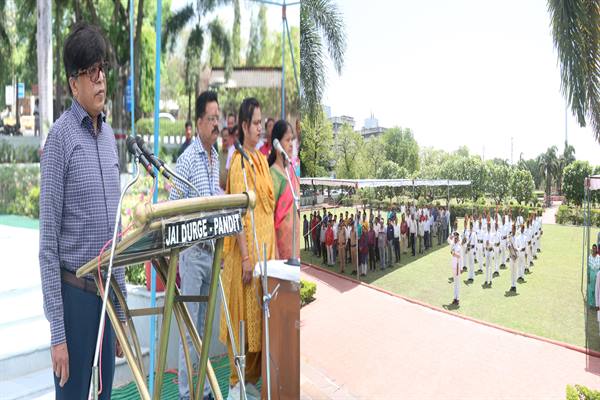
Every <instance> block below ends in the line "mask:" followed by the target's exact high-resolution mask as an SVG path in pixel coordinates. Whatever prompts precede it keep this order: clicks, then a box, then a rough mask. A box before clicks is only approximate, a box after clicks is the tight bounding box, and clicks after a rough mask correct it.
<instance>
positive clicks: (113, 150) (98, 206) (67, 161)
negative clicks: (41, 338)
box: [39, 100, 127, 346]
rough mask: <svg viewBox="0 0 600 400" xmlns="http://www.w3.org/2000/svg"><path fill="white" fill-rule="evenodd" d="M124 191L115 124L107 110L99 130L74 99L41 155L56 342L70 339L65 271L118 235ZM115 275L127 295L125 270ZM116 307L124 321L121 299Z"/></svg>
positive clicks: (47, 278) (43, 267)
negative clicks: (65, 316)
mask: <svg viewBox="0 0 600 400" xmlns="http://www.w3.org/2000/svg"><path fill="white" fill-rule="evenodd" d="M119 195H120V184H119V163H118V157H117V147H116V143H115V137H114V134H113V131H112V128H111V127H110V126H109V125H108V124H107V123H105V122H104V115H102V114H101V115H100V116H98V127H97V131H94V128H93V125H92V119H91V117H90V116H89V114H88V113H87V112H86V111H85V110H84V109H83V108H82V107H81V105H80V104H79V103H78V102H77V101H76V100H73V104H72V106H71V107H70V108H69V109H68V110H67V111H66V112H65V113H63V115H61V117H60V118H59V119H58V120H57V121H56V122H55V123H54V125H53V126H52V129H51V130H50V133H49V134H48V139H47V140H46V144H45V145H44V152H43V154H42V159H41V189H40V253H39V261H40V273H41V280H42V291H43V295H44V312H45V314H46V318H47V319H48V321H49V322H50V333H51V344H52V345H53V346H54V345H56V344H60V343H64V342H65V341H66V337H65V327H64V319H63V301H62V294H61V277H60V270H61V268H63V269H66V270H68V271H71V272H75V271H76V270H77V269H78V268H79V267H81V266H82V265H84V264H85V263H87V262H88V261H90V260H91V259H93V258H94V257H97V256H98V253H99V252H100V250H101V249H102V246H104V244H105V243H106V242H107V241H108V240H110V239H112V235H113V228H114V224H115V214H116V212H117V205H118V202H119ZM114 275H115V277H116V279H117V282H118V283H119V286H120V287H121V290H122V291H123V293H124V294H126V293H127V291H126V288H125V271H124V269H122V268H119V269H116V270H115V271H114ZM87 279H92V278H91V277H88V278H87ZM116 307H117V312H118V314H119V317H120V318H121V320H124V314H123V312H122V310H121V309H120V306H119V304H118V302H117V304H116Z"/></svg>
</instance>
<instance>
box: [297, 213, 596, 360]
mask: <svg viewBox="0 0 600 400" xmlns="http://www.w3.org/2000/svg"><path fill="white" fill-rule="evenodd" d="M459 226H462V221H459ZM597 234H598V229H597V228H596V229H593V230H592V238H595V237H596V235H597ZM582 238H583V230H582V228H581V227H574V226H561V225H549V224H546V225H544V236H543V240H542V252H541V253H539V254H538V259H537V261H536V262H535V266H534V267H533V268H532V269H531V274H529V275H526V278H525V279H526V281H525V282H524V283H521V284H517V294H516V295H512V296H511V295H508V294H507V291H508V289H509V288H510V269H509V268H507V269H504V270H500V276H499V277H496V278H494V279H493V284H492V287H491V288H483V286H482V285H483V281H484V278H483V275H476V276H475V282H474V283H473V284H470V285H467V284H466V283H465V281H466V280H467V273H466V272H463V273H462V279H461V290H460V307H459V308H457V309H454V308H453V307H452V306H449V304H450V303H451V301H452V298H453V283H452V280H451V274H450V254H449V247H448V245H447V244H445V242H444V243H443V244H442V246H437V244H436V243H437V239H436V238H434V240H433V241H434V247H433V248H432V249H430V250H429V251H428V252H427V253H426V254H424V255H422V256H419V255H417V257H412V256H410V255H402V257H401V263H400V264H396V265H394V266H393V267H392V268H390V269H386V270H385V271H380V270H378V271H377V272H369V274H368V276H367V277H363V278H361V280H362V281H364V282H367V283H370V284H373V285H375V286H378V287H381V288H383V289H386V290H389V291H391V292H394V293H398V294H401V295H404V296H406V297H409V298H413V299H417V300H420V301H423V302H426V303H428V304H432V305H434V306H438V307H444V308H447V309H450V310H452V311H454V312H457V313H460V314H464V315H468V316H470V317H474V318H477V319H480V320H484V321H488V322H492V323H495V324H498V325H502V326H506V327H509V328H513V329H516V330H519V331H524V332H528V333H533V334H535V335H538V336H543V337H547V338H551V339H555V340H560V341H562V342H566V343H571V344H575V345H578V346H582V347H588V348H590V349H594V350H597V351H600V336H599V335H598V322H597V319H596V312H595V311H588V309H587V308H585V307H584V304H583V295H582V289H581V251H582ZM302 248H304V243H302ZM301 257H302V260H303V261H305V262H308V263H312V264H317V265H321V266H322V265H323V264H322V259H318V258H317V257H315V256H313V254H312V252H306V251H302V254H301ZM477 268H478V264H476V265H475V269H476V270H477ZM332 269H333V270H335V271H336V272H337V271H339V266H336V267H333V268H332ZM318 296H319V293H318V290H317V294H316V297H317V299H318ZM586 316H587V320H588V323H587V328H586Z"/></svg>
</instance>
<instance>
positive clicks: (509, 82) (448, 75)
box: [323, 0, 600, 165]
mask: <svg viewBox="0 0 600 400" xmlns="http://www.w3.org/2000/svg"><path fill="white" fill-rule="evenodd" d="M337 4H338V7H339V9H340V11H341V12H342V14H343V17H344V22H345V26H346V33H347V51H346V55H345V62H344V68H343V71H342V74H341V75H340V76H338V75H337V73H336V72H335V70H334V69H333V67H332V66H331V64H330V63H329V62H328V69H327V76H328V78H327V87H326V91H325V96H324V99H323V103H324V104H325V105H327V106H329V107H331V112H332V115H333V116H339V115H349V116H352V117H354V119H355V121H356V125H355V128H357V129H360V128H361V127H362V126H363V123H364V119H365V118H368V117H369V116H370V114H371V113H373V114H374V116H375V118H377V119H378V120H379V126H383V127H386V128H389V127H393V126H400V127H403V128H411V130H412V132H413V134H414V136H415V138H416V140H417V142H418V143H419V145H420V146H433V147H435V148H440V149H444V150H447V151H452V150H455V149H457V148H458V147H459V146H461V145H467V146H468V147H469V149H470V151H471V152H472V153H476V154H479V155H483V156H484V158H485V159H490V158H494V157H499V158H503V159H507V160H509V161H510V159H511V137H512V138H513V159H514V161H515V162H517V161H518V160H519V155H520V153H523V157H524V158H526V159H527V158H533V157H536V156H537V155H538V154H539V153H541V152H543V151H545V150H546V149H547V148H548V147H550V146H552V145H556V146H557V148H558V150H559V152H560V153H562V151H563V149H564V141H565V100H564V97H563V95H562V93H561V91H560V68H559V66H558V62H557V53H556V50H554V45H553V41H552V34H551V28H550V16H549V13H548V11H547V2H546V1H545V0H536V1H534V0H526V1H524V0H505V1H502V2H491V1H477V0H471V1H468V0H453V1H447V0H431V1H407V0H402V1H384V0H370V1H369V2H364V1H358V0H344V1H337ZM566 119H567V132H568V140H569V144H571V145H572V146H574V147H575V155H576V157H577V159H583V160H587V161H589V162H590V163H592V164H593V165H600V144H598V142H596V141H594V139H593V133H592V129H591V127H587V128H580V127H579V124H578V123H577V121H576V120H575V118H574V117H573V116H572V115H571V112H570V111H569V112H568V117H567V118H566Z"/></svg>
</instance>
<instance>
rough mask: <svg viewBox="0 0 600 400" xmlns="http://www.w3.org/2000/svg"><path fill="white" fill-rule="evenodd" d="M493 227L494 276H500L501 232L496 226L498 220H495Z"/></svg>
mask: <svg viewBox="0 0 600 400" xmlns="http://www.w3.org/2000/svg"><path fill="white" fill-rule="evenodd" d="M495 224H496V225H495V227H494V228H495V229H494V237H493V238H494V276H500V240H501V238H502V232H500V228H499V227H498V222H497V221H496V222H495Z"/></svg>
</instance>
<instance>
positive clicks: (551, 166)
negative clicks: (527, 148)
mask: <svg viewBox="0 0 600 400" xmlns="http://www.w3.org/2000/svg"><path fill="white" fill-rule="evenodd" d="M556 152H557V148H556V146H552V147H550V148H548V150H546V152H545V153H544V154H542V155H541V157H540V162H539V168H540V172H542V174H543V175H544V181H545V182H546V190H545V193H546V206H550V204H551V202H550V195H551V194H552V193H551V190H552V180H553V179H554V178H555V177H556V175H557V170H558V157H557V156H556Z"/></svg>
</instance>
